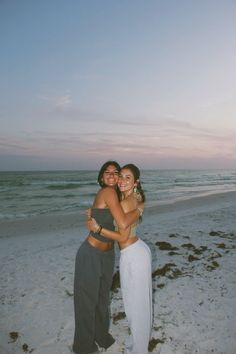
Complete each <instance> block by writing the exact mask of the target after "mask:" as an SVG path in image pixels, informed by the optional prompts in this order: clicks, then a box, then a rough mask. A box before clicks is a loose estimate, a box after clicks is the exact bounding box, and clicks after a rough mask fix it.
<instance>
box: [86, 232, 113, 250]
mask: <svg viewBox="0 0 236 354" xmlns="http://www.w3.org/2000/svg"><path fill="white" fill-rule="evenodd" d="M87 241H88V243H89V244H90V245H91V246H93V247H95V248H97V249H99V250H100V251H103V252H106V251H110V250H111V249H112V248H113V247H114V244H113V242H102V241H100V240H97V239H96V238H95V237H93V236H92V235H88V237H87Z"/></svg>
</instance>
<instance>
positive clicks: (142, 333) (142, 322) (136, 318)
mask: <svg viewBox="0 0 236 354" xmlns="http://www.w3.org/2000/svg"><path fill="white" fill-rule="evenodd" d="M120 281H121V291H122V296H123V302H124V308H125V313H126V317H127V319H128V324H129V327H130V332H131V335H130V337H129V338H128V339H127V341H126V349H125V354H148V343H149V339H150V335H151V327H152V267H151V252H150V249H149V247H148V246H147V244H146V243H145V242H143V241H142V240H140V239H139V240H137V241H136V242H135V243H133V244H132V245H130V246H128V247H126V248H124V249H123V250H121V256H120Z"/></svg>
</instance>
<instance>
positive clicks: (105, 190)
mask: <svg viewBox="0 0 236 354" xmlns="http://www.w3.org/2000/svg"><path fill="white" fill-rule="evenodd" d="M98 194H100V195H102V194H103V195H107V194H116V191H115V189H114V188H113V187H109V186H107V187H103V188H101V189H100V190H99V191H98Z"/></svg>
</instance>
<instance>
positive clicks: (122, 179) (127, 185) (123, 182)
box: [118, 168, 137, 196]
mask: <svg viewBox="0 0 236 354" xmlns="http://www.w3.org/2000/svg"><path fill="white" fill-rule="evenodd" d="M136 185H137V183H136V182H135V180H134V175H133V173H132V171H131V170H130V169H128V168H123V169H122V170H121V171H120V174H119V180H118V187H119V190H120V191H121V192H122V193H124V194H125V195H126V196H128V195H130V194H131V193H132V192H133V189H134V187H135V186H136Z"/></svg>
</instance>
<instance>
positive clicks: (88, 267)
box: [73, 240, 115, 354]
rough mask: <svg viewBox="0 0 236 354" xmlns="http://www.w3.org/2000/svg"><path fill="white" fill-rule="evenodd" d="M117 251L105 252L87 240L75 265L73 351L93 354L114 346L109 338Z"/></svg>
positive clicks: (79, 251) (78, 254)
mask: <svg viewBox="0 0 236 354" xmlns="http://www.w3.org/2000/svg"><path fill="white" fill-rule="evenodd" d="M114 259H115V256H114V249H112V250H111V251H107V252H103V251H100V250H98V249H97V248H95V247H93V246H91V245H90V244H89V243H88V242H87V240H85V241H84V242H83V243H82V245H81V246H80V248H79V250H78V252H77V255H76V262H75V277H74V310H75V335H74V344H73V351H74V353H78V354H89V353H92V352H95V351H97V350H98V347H97V344H98V345H99V346H100V347H103V348H108V347H110V346H111V345H112V344H113V343H114V338H113V337H112V336H111V335H110V334H109V332H108V331H109V323H110V312H109V292H110V288H111V284H112V276H113V270H114Z"/></svg>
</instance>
